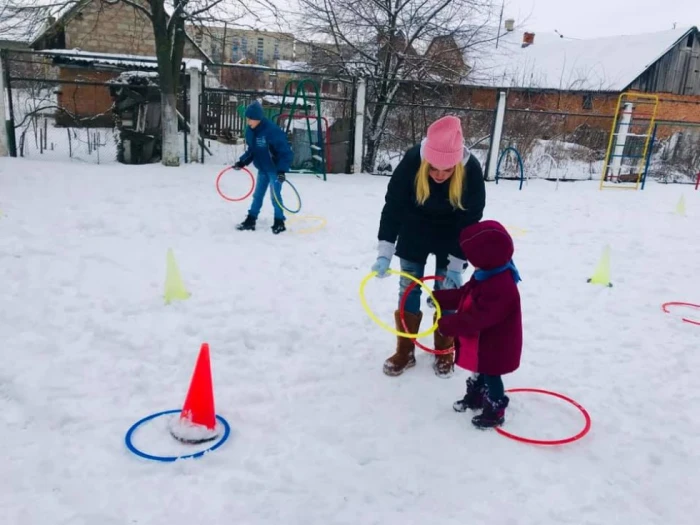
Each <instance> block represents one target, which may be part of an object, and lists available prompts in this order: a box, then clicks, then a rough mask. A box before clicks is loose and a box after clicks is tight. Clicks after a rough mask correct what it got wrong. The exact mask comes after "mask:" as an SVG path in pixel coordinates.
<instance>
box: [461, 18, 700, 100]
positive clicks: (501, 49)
mask: <svg viewBox="0 0 700 525" xmlns="http://www.w3.org/2000/svg"><path fill="white" fill-rule="evenodd" d="M691 30H696V29H695V28H694V27H692V28H691V27H683V28H677V29H670V30H666V31H659V32H656V33H644V34H633V35H620V36H614V37H603V38H590V39H572V38H561V37H560V36H559V35H556V34H548V33H539V32H536V33H535V40H534V43H533V44H532V45H530V46H527V47H525V48H523V47H522V46H521V44H522V41H523V33H524V31H512V32H509V33H505V34H504V35H502V36H501V37H500V38H499V40H498V47H496V39H495V36H496V35H495V33H494V31H493V30H492V29H491V28H489V27H485V28H483V29H482V30H481V31H482V34H479V33H478V32H477V34H475V35H473V36H472V40H471V42H470V44H471V46H470V47H467V49H466V52H465V60H466V62H467V64H469V66H471V67H472V68H473V70H472V72H471V73H470V75H469V76H468V77H467V80H466V82H467V83H469V84H472V85H485V86H500V87H528V88H540V89H567V90H585V91H622V90H624V89H625V88H626V87H627V86H628V85H629V84H631V83H632V82H633V81H634V80H635V79H636V78H637V77H638V76H639V75H641V74H642V73H643V72H644V71H645V70H646V69H647V68H648V67H649V66H651V65H652V64H653V63H654V62H656V60H658V59H659V58H661V57H662V56H663V55H664V54H665V53H666V52H667V51H668V50H670V49H671V48H672V47H673V45H674V44H675V43H676V42H677V41H678V40H679V39H680V38H681V37H683V36H684V35H686V34H687V33H688V32H689V31H691ZM465 45H466V43H465Z"/></svg>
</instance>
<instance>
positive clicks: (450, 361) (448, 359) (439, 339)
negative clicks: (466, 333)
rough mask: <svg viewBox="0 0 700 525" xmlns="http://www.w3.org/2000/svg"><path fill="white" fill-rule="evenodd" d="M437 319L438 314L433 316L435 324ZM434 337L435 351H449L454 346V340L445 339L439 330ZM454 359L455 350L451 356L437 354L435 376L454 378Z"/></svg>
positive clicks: (434, 364) (450, 338) (434, 366)
mask: <svg viewBox="0 0 700 525" xmlns="http://www.w3.org/2000/svg"><path fill="white" fill-rule="evenodd" d="M436 318H437V314H433V323H435V319H436ZM433 337H434V344H435V350H447V349H448V348H452V347H453V346H454V339H453V338H452V337H445V336H444V335H442V334H441V333H440V332H439V331H438V330H435V332H434V335H433ZM454 359H455V352H454V349H453V350H452V352H450V353H449V354H435V360H434V361H433V370H434V371H435V375H436V376H438V377H443V378H447V377H450V376H452V372H453V371H454Z"/></svg>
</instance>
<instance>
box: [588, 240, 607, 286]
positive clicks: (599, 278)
mask: <svg viewBox="0 0 700 525" xmlns="http://www.w3.org/2000/svg"><path fill="white" fill-rule="evenodd" d="M588 282H589V283H591V284H601V285H603V286H608V287H612V283H611V282H610V246H606V247H605V249H604V250H603V255H602V257H601V258H600V261H599V262H598V266H597V267H596V269H595V272H593V277H591V278H590V279H588Z"/></svg>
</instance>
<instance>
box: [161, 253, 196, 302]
mask: <svg viewBox="0 0 700 525" xmlns="http://www.w3.org/2000/svg"><path fill="white" fill-rule="evenodd" d="M167 265H168V266H167V270H166V275H165V304H170V303H171V302H172V301H174V300H181V301H184V300H185V299H188V298H189V297H190V295H191V294H190V293H189V292H188V291H187V290H186V289H185V285H184V283H183V282H182V277H181V276H180V270H179V269H178V267H177V263H176V262H175V255H174V254H173V250H172V248H169V249H168V261H167Z"/></svg>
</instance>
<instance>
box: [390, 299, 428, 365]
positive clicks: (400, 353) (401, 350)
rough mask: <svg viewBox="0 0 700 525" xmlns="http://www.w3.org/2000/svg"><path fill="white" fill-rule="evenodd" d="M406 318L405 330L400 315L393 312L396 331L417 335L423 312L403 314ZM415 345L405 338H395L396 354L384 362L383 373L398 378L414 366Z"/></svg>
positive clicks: (411, 340) (412, 341)
mask: <svg viewBox="0 0 700 525" xmlns="http://www.w3.org/2000/svg"><path fill="white" fill-rule="evenodd" d="M404 315H405V317H406V328H404V326H403V323H402V322H401V314H400V313H399V311H398V310H397V311H396V312H394V320H395V321H396V329H397V330H398V331H399V332H406V333H409V334H417V333H418V330H419V329H420V322H421V320H422V319H423V312H418V313H417V314H412V313H411V312H404ZM414 351H415V343H414V340H413V339H408V338H406V337H397V341H396V352H395V353H394V355H392V356H391V357H390V358H389V359H387V360H386V361H384V373H385V374H386V375H388V376H398V375H401V374H403V372H404V370H406V369H407V368H411V367H413V366H416V357H415V355H414Z"/></svg>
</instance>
